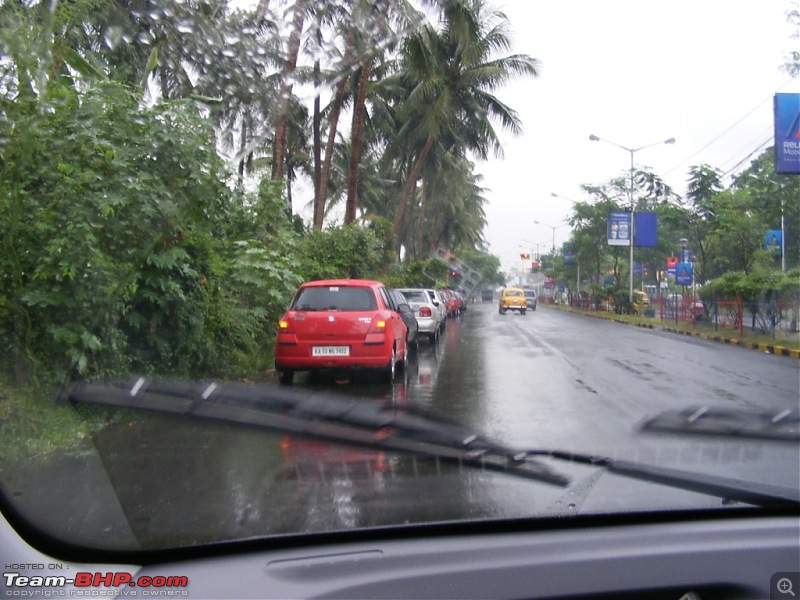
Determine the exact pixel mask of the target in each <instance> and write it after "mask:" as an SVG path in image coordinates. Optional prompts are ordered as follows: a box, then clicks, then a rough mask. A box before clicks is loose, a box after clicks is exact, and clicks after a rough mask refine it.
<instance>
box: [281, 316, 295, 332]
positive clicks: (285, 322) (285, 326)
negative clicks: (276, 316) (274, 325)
mask: <svg viewBox="0 0 800 600" xmlns="http://www.w3.org/2000/svg"><path fill="white" fill-rule="evenodd" d="M278 333H294V329H293V328H292V323H291V322H290V321H289V319H288V318H286V317H284V318H282V319H281V320H280V321H278Z"/></svg>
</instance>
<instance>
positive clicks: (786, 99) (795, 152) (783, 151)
mask: <svg viewBox="0 0 800 600" xmlns="http://www.w3.org/2000/svg"><path fill="white" fill-rule="evenodd" d="M775 172H776V173H800V94H775Z"/></svg>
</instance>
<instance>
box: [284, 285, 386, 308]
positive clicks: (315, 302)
mask: <svg viewBox="0 0 800 600" xmlns="http://www.w3.org/2000/svg"><path fill="white" fill-rule="evenodd" d="M377 308H378V303H377V302H376V300H375V293H374V292H373V291H372V289H370V288H364V287H345V286H329V287H307V288H302V289H301V290H300V292H299V293H298V294H297V297H296V298H295V299H294V302H293V303H292V308H291V310H342V311H368V310H377Z"/></svg>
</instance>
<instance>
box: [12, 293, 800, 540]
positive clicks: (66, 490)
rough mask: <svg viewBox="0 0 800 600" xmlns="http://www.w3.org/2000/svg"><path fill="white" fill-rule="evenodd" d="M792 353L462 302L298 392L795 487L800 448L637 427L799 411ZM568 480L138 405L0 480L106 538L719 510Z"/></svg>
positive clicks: (507, 437) (57, 529)
mask: <svg viewBox="0 0 800 600" xmlns="http://www.w3.org/2000/svg"><path fill="white" fill-rule="evenodd" d="M799 372H800V371H799V370H798V361H797V360H796V359H791V358H786V357H777V356H773V355H765V354H762V353H759V352H755V351H752V350H747V349H743V348H737V347H731V346H724V345H720V344H715V343H713V342H710V341H707V340H701V339H696V338H688V337H684V336H676V335H674V334H670V333H666V332H661V331H658V330H657V329H653V330H651V329H642V328H636V327H629V326H625V325H621V324H618V323H613V322H607V321H603V320H598V319H593V318H588V317H585V316H580V315H574V314H568V313H562V312H559V311H556V310H552V309H547V308H542V307H540V308H539V309H538V310H536V311H529V312H528V313H527V314H526V315H525V316H522V315H516V314H507V315H499V314H498V312H497V309H496V306H495V305H494V304H488V303H487V304H473V305H470V307H469V309H468V310H467V312H466V314H464V315H462V316H461V317H460V318H458V319H452V320H450V321H449V323H448V325H447V329H446V331H445V332H444V334H443V335H442V337H441V339H440V340H439V342H438V343H436V344H431V343H428V342H427V341H420V343H419V347H418V350H417V351H416V352H415V353H413V354H412V356H410V357H409V359H408V361H407V364H406V365H405V368H404V369H403V370H401V371H400V373H399V374H398V377H397V379H396V381H395V383H394V384H392V385H388V384H383V383H380V382H379V380H378V378H376V377H374V376H372V375H371V374H369V373H357V374H355V375H354V376H353V377H352V379H351V380H350V381H349V382H348V383H345V384H341V383H337V382H336V381H334V378H333V377H332V376H331V375H330V374H324V373H323V374H321V375H319V376H315V377H310V376H306V375H300V376H298V377H297V379H296V382H295V386H296V387H299V388H301V389H314V390H317V389H319V390H324V391H332V392H335V393H337V394H343V395H345V396H348V397H351V398H354V399H357V400H358V401H359V402H364V403H387V402H388V403H391V404H392V405H394V406H395V407H397V408H398V409H399V410H402V408H403V407H404V406H415V407H422V408H424V409H427V410H431V411H434V412H435V413H437V414H440V415H442V416H445V417H446V418H448V419H450V420H452V421H456V422H458V423H460V424H462V425H464V426H466V427H468V428H470V429H472V430H474V431H476V432H477V433H479V434H482V435H485V436H488V437H491V438H493V439H495V440H497V441H499V442H502V443H504V444H507V445H510V446H513V447H515V448H526V449H528V448H540V449H541V448H546V449H561V450H568V451H573V452H582V453H589V454H601V455H605V456H610V457H615V458H626V459H632V460H636V461H640V462H645V463H647V464H656V465H662V466H669V467H673V468H681V469H684V470H688V471H692V472H697V473H713V474H715V475H724V476H727V477H733V478H740V479H743V480H746V481H756V482H763V483H768V484H773V485H782V486H785V487H790V488H794V489H797V488H798V487H800V482H799V481H798V478H800V475H798V473H800V458H798V452H797V445H796V444H791V443H789V444H787V443H786V442H782V443H781V442H773V441H766V440H743V439H740V438H730V437H710V438H709V437H702V438H698V437H696V436H694V437H693V436H687V435H677V434H655V433H647V432H643V431H641V430H640V427H639V426H640V424H641V423H642V421H643V420H644V419H645V418H647V417H650V416H654V415H655V414H658V413H659V412H661V411H664V410H675V409H683V408H686V407H687V406H695V405H706V406H714V407H724V408H737V409H748V410H752V411H760V410H768V409H770V410H771V409H783V408H789V409H791V408H797V406H798V394H799V392H798V388H799V387H800V386H799V384H798V381H799V379H798V373H799ZM547 464H548V465H549V466H550V467H551V468H553V469H556V470H558V471H559V472H560V473H562V474H564V475H566V476H568V477H569V478H570V480H571V482H572V483H571V484H570V485H569V486H567V487H565V488H561V487H557V486H553V485H550V484H544V483H539V482H531V481H528V480H522V479H519V478H516V477H513V476H510V475H506V474H502V473H492V472H486V471H481V470H478V469H472V468H469V467H464V466H459V465H455V464H451V463H448V462H444V461H438V460H433V459H430V458H416V457H410V456H404V455H396V454H391V453H387V452H382V451H375V450H369V449H363V448H355V447H347V446H342V445H337V444H334V443H330V442H322V441H318V440H309V439H303V438H299V437H297V436H289V435H281V434H276V433H272V432H267V431H263V430H260V429H258V428H255V427H247V426H241V425H236V424H230V423H217V422H211V421H207V420H200V419H196V418H190V417H183V416H174V415H156V414H142V415H137V416H136V417H135V418H131V419H123V420H117V421H116V422H114V423H113V424H111V425H110V426H108V427H105V428H103V429H101V430H99V431H97V432H96V433H95V434H94V437H93V438H92V439H90V440H86V444H85V447H84V449H83V452H81V453H79V454H78V455H75V454H74V453H72V454H70V455H69V456H66V455H65V456H58V455H56V456H51V457H49V458H48V459H47V460H45V461H40V462H38V463H36V464H29V465H19V466H18V468H9V467H8V466H6V468H5V469H3V470H2V475H1V476H2V478H3V488H4V490H5V491H6V492H7V493H8V494H10V496H11V497H12V499H13V501H14V502H15V503H17V505H18V507H19V508H20V510H21V512H22V513H23V514H24V515H25V516H28V517H31V518H33V519H34V520H36V522H37V523H38V524H39V525H40V526H41V527H42V528H43V529H44V530H46V531H49V532H51V533H53V534H54V535H56V537H59V538H66V539H70V540H72V541H74V542H77V543H85V544H88V545H92V546H100V547H103V548H112V549H143V548H144V549H157V548H169V547H174V546H192V545H196V544H203V543H211V542H221V541H228V540H236V539H249V538H258V537H261V536H270V535H280V534H294V533H310V532H323V531H332V530H333V531H336V530H347V529H353V528H361V527H374V526H384V525H405V524H411V523H420V522H440V521H454V520H456V521H458V520H464V519H496V518H519V517H530V516H544V515H547V516H550V515H569V514H578V513H594V512H609V511H611V512H616V511H631V510H634V511H635V510H651V509H664V508H690V507H692V508H694V507H708V508H712V507H720V506H722V503H721V501H720V500H719V499H717V498H713V497H710V496H705V495H702V494H698V493H693V492H686V491H683V490H675V489H671V488H667V487H664V486H657V485H652V484H643V483H640V482H635V481H630V480H626V479H623V478H621V477H619V476H614V475H610V474H607V473H604V472H602V471H600V470H598V469H595V468H592V467H587V466H580V465H575V464H571V463H562V462H556V461H552V460H549V461H547Z"/></svg>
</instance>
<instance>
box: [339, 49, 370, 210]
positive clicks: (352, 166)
mask: <svg viewBox="0 0 800 600" xmlns="http://www.w3.org/2000/svg"><path fill="white" fill-rule="evenodd" d="M371 68H372V61H371V60H370V61H367V62H366V63H365V64H364V65H363V66H362V67H361V75H360V76H359V78H358V91H357V92H356V101H355V104H354V106H353V126H352V129H351V133H350V163H349V168H348V172H347V204H346V206H345V210H344V222H345V223H352V222H353V221H355V219H356V202H357V198H358V158H359V154H360V151H361V132H362V129H363V125H364V115H365V114H366V111H367V107H366V104H367V84H368V83H369V72H370V69H371Z"/></svg>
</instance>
